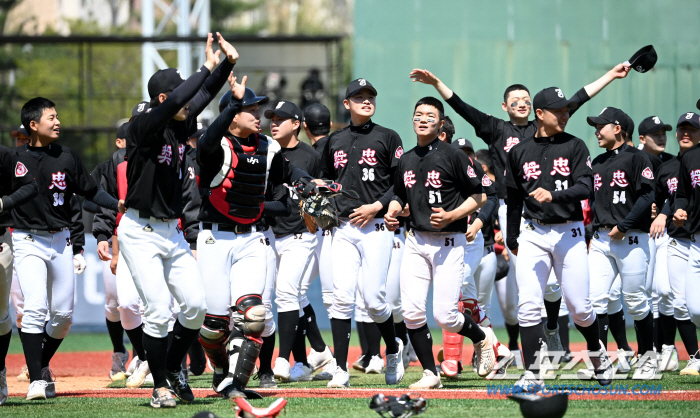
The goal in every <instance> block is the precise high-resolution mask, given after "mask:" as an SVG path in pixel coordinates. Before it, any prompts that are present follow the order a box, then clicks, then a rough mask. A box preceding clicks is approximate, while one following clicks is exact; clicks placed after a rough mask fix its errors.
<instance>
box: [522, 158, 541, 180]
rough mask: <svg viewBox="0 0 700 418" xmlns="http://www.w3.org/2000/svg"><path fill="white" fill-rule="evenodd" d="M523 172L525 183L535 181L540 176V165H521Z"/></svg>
mask: <svg viewBox="0 0 700 418" xmlns="http://www.w3.org/2000/svg"><path fill="white" fill-rule="evenodd" d="M523 171H524V172H525V174H523V178H524V179H525V180H527V181H530V179H535V180H537V179H538V178H540V176H541V175H542V170H540V165H539V164H537V161H530V162H529V163H525V164H523Z"/></svg>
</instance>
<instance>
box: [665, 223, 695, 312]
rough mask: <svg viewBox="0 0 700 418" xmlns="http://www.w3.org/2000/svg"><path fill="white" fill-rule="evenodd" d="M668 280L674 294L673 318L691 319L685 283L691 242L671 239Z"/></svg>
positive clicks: (668, 252)
mask: <svg viewBox="0 0 700 418" xmlns="http://www.w3.org/2000/svg"><path fill="white" fill-rule="evenodd" d="M667 254H668V265H667V267H668V278H669V284H670V285H671V292H673V316H674V317H675V318H676V319H678V320H681V321H687V320H688V319H690V315H689V314H688V307H687V306H686V304H685V282H686V280H687V276H686V274H687V272H688V260H689V257H690V240H689V239H681V238H673V237H670V238H669V241H668V250H667Z"/></svg>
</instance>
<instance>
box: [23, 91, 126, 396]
mask: <svg viewBox="0 0 700 418" xmlns="http://www.w3.org/2000/svg"><path fill="white" fill-rule="evenodd" d="M55 108H56V106H55V104H54V103H53V102H51V101H50V100H48V99H45V98H41V97H37V98H34V99H31V100H29V101H28V102H27V103H25V104H24V106H23V107H22V123H23V125H24V126H27V127H28V128H29V134H30V137H31V139H30V141H29V143H28V144H27V145H25V146H23V147H18V148H17V155H18V160H19V162H21V163H22V164H23V167H24V170H29V171H30V172H31V173H32V175H33V176H34V178H35V179H36V181H37V185H38V187H39V195H38V196H37V198H35V199H32V200H30V201H29V202H27V203H25V204H24V205H22V206H20V207H15V208H14V209H13V211H12V218H13V219H12V222H13V225H14V227H15V230H14V233H13V236H12V240H13V245H14V251H15V254H14V256H15V268H16V270H17V278H18V280H19V284H20V288H21V289H22V293H23V296H24V316H23V317H22V334H21V335H22V342H23V348H24V353H25V359H26V361H27V369H28V371H29V378H30V381H31V383H30V385H29V389H28V392H27V399H28V400H32V399H46V398H47V397H54V396H56V392H55V385H54V383H53V377H52V376H51V373H50V371H49V369H48V364H49V362H50V360H51V358H52V357H53V355H54V353H55V352H56V350H57V349H58V347H59V346H60V345H61V342H62V341H63V338H65V336H66V335H67V334H68V330H69V329H70V325H71V323H72V315H73V303H74V298H73V296H74V292H75V289H74V287H75V275H74V268H75V267H74V264H73V255H74V254H73V245H72V242H71V237H70V233H69V231H68V226H69V225H70V224H71V221H72V216H73V209H72V207H71V204H70V199H71V198H72V196H73V193H76V194H80V195H83V196H85V197H86V198H87V199H89V200H92V201H94V202H95V203H96V204H98V205H100V206H105V207H108V208H110V209H113V210H116V209H117V201H116V200H115V199H114V198H112V197H111V196H109V195H108V194H107V193H105V192H104V191H102V190H100V189H99V188H98V187H97V185H96V184H95V183H94V182H93V181H92V179H91V178H90V175H89V174H88V172H87V170H86V169H85V166H84V165H83V163H82V160H81V159H80V158H79V157H78V156H77V154H75V153H74V152H73V151H71V150H69V149H67V148H63V147H62V146H61V145H59V144H56V143H55V142H54V141H55V140H56V139H58V136H59V133H60V122H59V120H58V116H57V113H56V109H55ZM18 169H19V167H18ZM122 209H123V208H122ZM47 311H48V314H49V315H50V317H49V321H48V324H47V325H46V330H44V322H45V321H46V315H47Z"/></svg>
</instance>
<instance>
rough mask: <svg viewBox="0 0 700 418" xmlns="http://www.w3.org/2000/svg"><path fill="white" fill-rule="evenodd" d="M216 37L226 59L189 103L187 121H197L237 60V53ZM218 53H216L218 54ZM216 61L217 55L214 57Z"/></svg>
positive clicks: (220, 37)
mask: <svg viewBox="0 0 700 418" xmlns="http://www.w3.org/2000/svg"><path fill="white" fill-rule="evenodd" d="M216 37H217V40H218V42H219V48H220V49H221V52H222V53H223V54H224V55H226V59H225V60H223V61H222V62H221V64H219V66H218V67H216V69H215V70H214V71H212V73H211V75H210V76H209V77H207V79H206V81H204V84H203V85H202V87H201V88H200V89H199V91H198V92H197V94H196V95H195V96H194V97H193V98H192V100H191V101H190V106H189V111H190V112H189V114H188V115H187V118H188V119H197V116H199V114H200V113H202V111H203V110H204V109H205V108H206V107H207V105H209V103H210V102H211V101H212V99H214V97H216V95H217V93H219V90H221V88H222V87H223V86H224V84H226V79H227V78H228V77H229V74H231V70H232V69H233V66H234V65H235V64H236V61H237V60H238V51H236V48H234V47H233V46H232V45H231V44H230V43H228V42H227V41H226V40H225V39H224V37H223V36H221V34H220V33H219V32H216ZM218 52H219V51H217V53H218ZM216 57H217V59H218V55H216Z"/></svg>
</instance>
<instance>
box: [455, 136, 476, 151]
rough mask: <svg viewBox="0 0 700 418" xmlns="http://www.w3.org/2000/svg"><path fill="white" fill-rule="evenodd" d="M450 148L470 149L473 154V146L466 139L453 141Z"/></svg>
mask: <svg viewBox="0 0 700 418" xmlns="http://www.w3.org/2000/svg"><path fill="white" fill-rule="evenodd" d="M452 146H453V147H455V148H457V149H470V150H472V152H474V146H473V145H472V143H471V141H469V140H468V139H466V138H457V139H455V140H453V141H452Z"/></svg>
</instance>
